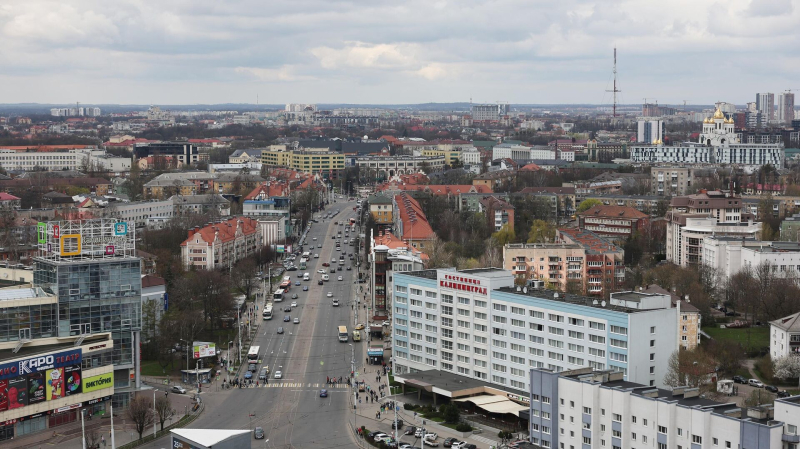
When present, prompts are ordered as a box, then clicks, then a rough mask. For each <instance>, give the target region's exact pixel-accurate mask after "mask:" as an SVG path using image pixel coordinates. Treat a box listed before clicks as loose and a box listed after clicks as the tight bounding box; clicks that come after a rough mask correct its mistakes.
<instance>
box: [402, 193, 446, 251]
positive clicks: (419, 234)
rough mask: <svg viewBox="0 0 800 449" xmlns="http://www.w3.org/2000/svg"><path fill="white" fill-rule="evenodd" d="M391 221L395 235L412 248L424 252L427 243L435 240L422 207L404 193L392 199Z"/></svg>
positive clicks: (434, 234)
mask: <svg viewBox="0 0 800 449" xmlns="http://www.w3.org/2000/svg"><path fill="white" fill-rule="evenodd" d="M392 220H393V221H394V226H393V228H392V229H393V230H394V232H395V234H397V236H398V237H400V238H401V239H403V240H405V241H407V242H409V243H410V245H411V247H412V248H416V249H419V250H420V251H422V252H425V251H426V250H427V248H428V246H429V243H430V242H431V241H434V240H436V239H437V237H436V233H435V232H434V231H433V229H432V228H431V225H430V224H429V223H428V218H427V217H425V212H423V211H422V207H421V206H420V205H419V203H418V202H417V200H415V199H414V198H413V197H411V196H410V195H408V194H407V193H405V192H402V193H400V194H398V195H395V196H394V197H392Z"/></svg>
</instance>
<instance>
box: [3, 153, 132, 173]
mask: <svg viewBox="0 0 800 449" xmlns="http://www.w3.org/2000/svg"><path fill="white" fill-rule="evenodd" d="M0 165H2V166H3V168H4V169H6V170H15V171H16V170H19V171H32V170H46V171H59V170H79V169H87V168H90V169H93V170H96V171H109V172H114V173H122V172H129V171H130V170H131V159H130V158H126V157H115V156H111V155H108V154H106V152H105V151H103V150H97V149H92V148H86V149H72V150H69V151H35V150H26V151H18V150H13V149H3V148H0Z"/></svg>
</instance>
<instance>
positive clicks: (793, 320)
mask: <svg viewBox="0 0 800 449" xmlns="http://www.w3.org/2000/svg"><path fill="white" fill-rule="evenodd" d="M769 325H770V326H775V327H777V328H779V329H783V330H784V331H788V332H800V312H797V313H794V314H792V315H789V316H785V317H783V318H778V319H777V320H775V321H770V322H769Z"/></svg>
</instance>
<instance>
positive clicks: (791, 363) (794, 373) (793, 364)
mask: <svg viewBox="0 0 800 449" xmlns="http://www.w3.org/2000/svg"><path fill="white" fill-rule="evenodd" d="M774 366H775V377H776V378H778V379H781V380H783V379H793V378H798V382H800V356H797V355H795V354H789V355H785V356H783V357H781V358H779V359H777V360H775V363H774Z"/></svg>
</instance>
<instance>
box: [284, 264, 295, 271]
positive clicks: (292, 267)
mask: <svg viewBox="0 0 800 449" xmlns="http://www.w3.org/2000/svg"><path fill="white" fill-rule="evenodd" d="M286 271H297V267H296V266H294V265H291V266H290V267H289V268H287V269H286Z"/></svg>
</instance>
